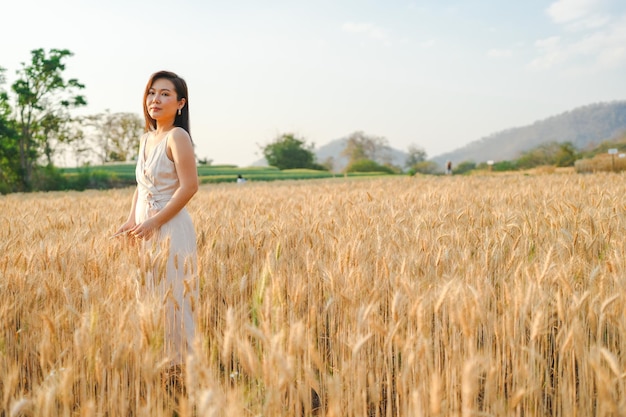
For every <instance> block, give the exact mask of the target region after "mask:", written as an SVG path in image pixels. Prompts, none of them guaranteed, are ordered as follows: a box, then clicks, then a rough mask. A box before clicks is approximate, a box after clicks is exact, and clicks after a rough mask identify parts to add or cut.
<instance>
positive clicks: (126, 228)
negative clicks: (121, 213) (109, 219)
mask: <svg viewBox="0 0 626 417" xmlns="http://www.w3.org/2000/svg"><path fill="white" fill-rule="evenodd" d="M136 226H137V225H136V223H135V220H134V219H128V220H126V223H124V224H123V225H121V226H120V228H119V229H117V231H116V232H115V234H113V236H111V238H114V237H118V236H122V235H126V234H128V233H129V232H130V231H131V230H132V229H134V228H135V227H136Z"/></svg>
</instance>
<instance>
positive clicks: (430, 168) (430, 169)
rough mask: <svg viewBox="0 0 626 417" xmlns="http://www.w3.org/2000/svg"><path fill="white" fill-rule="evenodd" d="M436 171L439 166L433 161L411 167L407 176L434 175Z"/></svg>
mask: <svg viewBox="0 0 626 417" xmlns="http://www.w3.org/2000/svg"><path fill="white" fill-rule="evenodd" d="M438 171H439V166H438V165H437V163H436V162H435V161H422V162H418V163H417V164H415V165H413V166H412V167H411V169H410V170H409V174H410V175H414V174H418V173H419V174H436V173H437V172H438Z"/></svg>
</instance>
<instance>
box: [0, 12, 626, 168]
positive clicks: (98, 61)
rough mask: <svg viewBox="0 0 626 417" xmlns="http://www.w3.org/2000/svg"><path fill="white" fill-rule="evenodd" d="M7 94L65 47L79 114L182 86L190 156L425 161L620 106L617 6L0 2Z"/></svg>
mask: <svg viewBox="0 0 626 417" xmlns="http://www.w3.org/2000/svg"><path fill="white" fill-rule="evenodd" d="M2 3H3V5H2V11H3V13H2V14H3V18H2V25H0V39H1V41H0V67H4V68H5V69H6V70H7V71H6V74H5V75H6V78H7V83H6V84H5V86H4V88H5V89H8V88H9V86H10V83H11V82H12V81H14V79H15V72H16V71H17V70H18V69H19V68H21V63H23V62H28V61H29V60H30V51H31V50H33V49H38V48H44V49H46V50H47V49H50V48H57V49H69V50H70V51H71V52H72V53H73V54H74V55H73V56H72V57H71V58H69V59H67V60H66V71H65V72H64V74H65V75H66V76H67V78H77V79H78V80H79V81H80V82H82V83H83V84H85V86H86V88H85V90H83V94H84V95H85V96H86V99H87V101H88V106H87V107H85V108H84V109H82V110H81V111H80V113H81V114H97V113H102V112H104V111H106V110H109V111H111V112H113V113H115V112H132V113H137V114H138V115H142V100H143V90H144V88H145V84H146V82H147V80H148V78H149V76H150V74H152V73H153V72H156V71H158V70H169V71H174V72H176V73H177V74H179V75H180V76H181V77H183V78H184V79H185V80H186V81H187V84H188V87H189V110H190V118H191V135H192V137H193V139H194V142H195V144H196V154H197V156H198V157H199V158H208V159H210V160H212V161H213V163H214V164H222V163H225V164H235V165H239V166H247V165H251V164H252V163H254V162H255V161H257V160H259V159H260V158H261V157H262V152H261V147H262V146H265V145H267V144H268V143H270V142H272V141H273V140H274V139H275V138H276V137H278V136H279V135H281V134H284V133H293V134H295V135H296V136H297V137H299V138H301V139H304V140H305V141H306V143H308V144H311V143H312V144H314V145H315V147H316V148H319V147H321V146H323V145H325V144H327V143H329V142H331V141H332V140H335V139H338V138H343V137H347V136H348V135H350V134H351V133H353V132H356V131H362V132H364V133H365V134H367V135H372V136H379V137H384V138H386V139H387V141H388V143H389V144H390V146H392V147H394V148H396V149H399V150H404V151H406V150H407V149H408V148H409V147H410V146H416V147H420V148H422V149H424V150H425V151H426V153H427V155H428V157H435V156H438V155H440V154H442V153H445V152H449V151H453V150H455V149H458V148H460V147H463V146H464V145H466V144H468V143H470V142H472V141H475V140H479V139H481V138H483V137H486V136H489V135H491V134H493V133H496V132H499V131H502V130H505V129H509V128H514V127H519V126H525V125H528V124H532V123H533V122H535V121H537V120H542V119H545V118H547V117H550V116H554V115H557V114H560V113H563V112H566V111H569V110H572V109H574V108H576V107H580V106H584V105H589V104H593V103H598V102H610V101H615V100H625V99H626V77H625V76H624V74H626V2H624V1H623V0H553V1H550V0H547V1H539V0H524V1H502V0H463V1H461V0H457V1H451V0H436V1H435V0H432V1H418V0H415V1H410V0H409V1H398V0H384V1H383V0H361V1H357V0H354V1H351V0H315V1H312V0H311V1H304V0H291V1H287V0H266V1H262V0H258V1H253V0H231V1H223V0H219V1H217V0H177V1H163V0H151V1H144V0H138V1H133V0H108V1H92V0H64V1H58V0H20V1H11V0H2Z"/></svg>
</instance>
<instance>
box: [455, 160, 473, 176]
mask: <svg viewBox="0 0 626 417" xmlns="http://www.w3.org/2000/svg"><path fill="white" fill-rule="evenodd" d="M475 169H476V162H474V161H463V162H461V163H460V164H458V165H457V166H456V168H454V169H453V170H452V172H453V173H454V174H457V175H460V174H465V173H467V172H470V171H473V170H475Z"/></svg>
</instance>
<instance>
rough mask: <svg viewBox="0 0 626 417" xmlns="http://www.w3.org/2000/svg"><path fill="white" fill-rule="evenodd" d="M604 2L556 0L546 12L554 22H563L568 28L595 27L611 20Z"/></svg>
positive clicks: (574, 29)
mask: <svg viewBox="0 0 626 417" xmlns="http://www.w3.org/2000/svg"><path fill="white" fill-rule="evenodd" d="M604 3H605V0H558V1H557V2H555V3H552V4H551V5H550V6H549V7H548V9H547V10H546V12H547V13H548V15H549V16H550V17H551V18H552V20H553V21H554V22H555V23H558V24H564V25H566V26H565V27H566V28H567V29H569V30H573V31H580V30H585V29H595V28H600V27H602V26H604V25H606V24H607V23H608V22H610V20H611V17H610V15H609V14H608V13H606V11H605V9H604Z"/></svg>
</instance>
